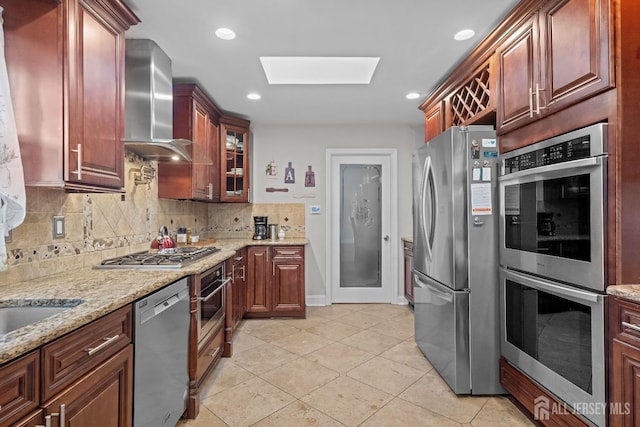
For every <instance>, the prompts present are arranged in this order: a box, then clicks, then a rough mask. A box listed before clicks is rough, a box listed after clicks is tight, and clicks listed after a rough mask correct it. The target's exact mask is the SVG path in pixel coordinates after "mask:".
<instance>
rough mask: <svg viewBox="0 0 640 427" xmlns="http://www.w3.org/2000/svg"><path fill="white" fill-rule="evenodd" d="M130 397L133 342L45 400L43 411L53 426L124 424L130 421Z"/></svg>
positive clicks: (112, 426)
mask: <svg viewBox="0 0 640 427" xmlns="http://www.w3.org/2000/svg"><path fill="white" fill-rule="evenodd" d="M132 396H133V344H129V345H128V346H127V347H126V348H125V349H124V350H121V351H120V352H118V353H117V354H116V355H115V356H113V357H111V358H110V359H109V360H107V361H106V362H105V363H103V364H102V365H100V366H99V367H97V368H96V369H94V370H93V371H91V372H90V373H89V374H87V375H86V376H84V377H82V378H81V379H80V380H78V381H76V382H75V383H74V384H73V385H72V386H70V387H68V388H67V389H66V390H65V391H63V392H62V393H60V394H59V395H58V396H57V397H55V398H53V399H52V400H50V401H49V402H46V403H45V405H44V411H45V416H48V415H50V416H51V418H52V420H55V421H53V423H52V425H53V426H60V427H86V426H92V427H126V426H131V424H132V402H133V400H132ZM63 405H64V406H63ZM63 408H64V409H63ZM62 414H64V422H61V420H62Z"/></svg>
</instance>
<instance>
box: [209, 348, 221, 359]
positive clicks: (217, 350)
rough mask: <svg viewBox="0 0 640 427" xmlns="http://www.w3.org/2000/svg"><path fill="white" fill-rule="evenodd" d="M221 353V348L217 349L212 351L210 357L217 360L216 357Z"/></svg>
mask: <svg viewBox="0 0 640 427" xmlns="http://www.w3.org/2000/svg"><path fill="white" fill-rule="evenodd" d="M219 352H220V347H216V349H215V350H214V351H212V352H211V353H209V356H210V357H211V358H212V359H215V357H216V356H217V355H218V353H219Z"/></svg>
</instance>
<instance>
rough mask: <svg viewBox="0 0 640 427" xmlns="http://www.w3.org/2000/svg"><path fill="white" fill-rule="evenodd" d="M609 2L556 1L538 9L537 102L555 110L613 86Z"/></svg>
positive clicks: (598, 0)
mask: <svg viewBox="0 0 640 427" xmlns="http://www.w3.org/2000/svg"><path fill="white" fill-rule="evenodd" d="M611 3H612V2H611V1H610V0H561V1H555V2H550V3H549V4H547V5H545V6H544V7H543V8H542V10H541V11H540V40H541V46H542V47H543V49H542V52H541V53H542V54H541V57H540V67H541V69H542V73H541V75H540V86H541V87H543V88H545V92H544V94H542V95H541V98H542V100H541V103H544V105H545V106H546V107H547V108H548V109H549V110H550V111H556V110H558V109H561V108H564V107H566V106H568V105H569V104H572V103H575V102H577V101H579V100H581V99H584V98H586V97H588V96H592V95H595V94H597V93H599V92H602V91H603V90H606V89H609V88H611V87H613V86H614V73H613V71H612V70H613V63H614V61H613V57H612V55H611V52H612V48H613V41H612V39H611V36H610V31H609V22H610V16H611V13H610V10H609V8H610V4H611Z"/></svg>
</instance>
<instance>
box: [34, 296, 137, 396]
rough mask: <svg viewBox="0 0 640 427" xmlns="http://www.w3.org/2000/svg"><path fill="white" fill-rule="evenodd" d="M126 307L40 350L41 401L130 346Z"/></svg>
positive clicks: (128, 312)
mask: <svg viewBox="0 0 640 427" xmlns="http://www.w3.org/2000/svg"><path fill="white" fill-rule="evenodd" d="M131 315H132V311H131V306H130V305H128V306H126V307H123V308H121V309H119V310H117V311H114V312H113V313H111V314H108V315H106V316H104V317H102V318H100V319H98V320H96V321H94V322H92V323H90V324H88V325H86V326H84V327H82V328H80V329H78V330H76V331H74V332H71V333H69V334H67V335H65V336H64V337H62V338H59V339H57V340H56V341H54V342H52V343H51V344H47V345H45V346H44V347H42V374H43V375H42V394H43V396H42V400H43V401H44V400H48V399H50V398H51V397H53V396H54V395H55V394H56V393H58V392H60V391H62V389H64V388H65V387H67V386H68V385H70V384H71V383H73V382H74V381H75V380H77V379H78V378H80V377H82V376H83V375H85V374H86V373H87V372H89V371H90V370H92V369H93V368H95V367H96V366H98V365H99V364H100V363H102V362H104V361H105V360H107V359H108V358H110V357H111V356H113V355H114V354H116V353H117V352H118V351H120V350H122V349H123V348H125V347H126V346H127V345H128V344H130V343H131V337H132V326H133V323H132V318H131Z"/></svg>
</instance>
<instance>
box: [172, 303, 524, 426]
mask: <svg viewBox="0 0 640 427" xmlns="http://www.w3.org/2000/svg"><path fill="white" fill-rule="evenodd" d="M413 332H414V326H413V313H412V312H411V310H410V309H409V308H408V307H407V306H397V305H385V304H334V305H332V306H327V307H308V308H307V318H306V319H260V320H258V319H255V320H243V321H242V323H241V324H240V327H239V330H238V332H237V333H236V335H235V337H234V344H233V345H234V354H233V357H231V358H227V359H222V360H221V362H220V364H219V365H218V366H217V367H216V369H215V371H214V372H213V374H212V375H211V376H210V377H209V379H208V380H207V382H206V383H205V385H204V387H203V390H202V393H201V406H200V414H199V415H198V418H197V419H195V420H189V421H185V420H183V421H180V422H179V423H178V426H179V427H217V426H231V427H236V426H261V427H262V426H274V427H285V426H292V427H293V426H295V427H300V426H431V425H434V426H438V427H445V426H531V425H533V424H532V423H531V422H530V421H529V420H528V419H527V417H526V416H524V415H523V414H522V413H521V412H520V411H519V410H518V409H517V408H516V407H515V406H514V405H513V404H512V403H511V402H510V401H509V400H508V399H507V398H504V397H486V396H480V397H475V396H474V397H470V396H467V397H458V396H456V395H455V394H453V393H452V392H451V391H450V390H449V387H448V386H447V385H446V383H444V382H443V381H442V379H441V378H440V377H439V375H438V374H437V372H436V371H435V370H434V369H433V368H432V366H431V365H430V364H429V362H428V361H427V359H425V358H424V357H423V355H422V353H421V352H420V350H419V349H418V347H417V346H416V344H415V341H414V336H413Z"/></svg>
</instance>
